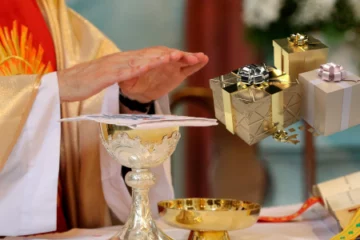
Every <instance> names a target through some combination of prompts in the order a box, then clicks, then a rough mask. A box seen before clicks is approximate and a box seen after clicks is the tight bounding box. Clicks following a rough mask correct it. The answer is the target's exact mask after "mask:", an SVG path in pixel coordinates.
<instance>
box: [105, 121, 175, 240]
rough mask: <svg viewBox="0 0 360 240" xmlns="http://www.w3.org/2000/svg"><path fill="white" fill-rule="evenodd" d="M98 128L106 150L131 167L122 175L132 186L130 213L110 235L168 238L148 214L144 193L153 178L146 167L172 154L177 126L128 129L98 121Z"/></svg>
mask: <svg viewBox="0 0 360 240" xmlns="http://www.w3.org/2000/svg"><path fill="white" fill-rule="evenodd" d="M100 130H101V134H100V137H101V140H102V143H103V145H104V146H105V148H106V150H107V151H108V152H109V154H110V155H111V156H112V157H113V158H114V159H115V160H116V161H118V162H119V163H120V164H122V165H124V166H126V167H129V168H131V169H132V171H131V172H129V173H128V174H127V175H126V176H125V182H126V184H127V185H128V186H129V187H131V188H132V205H131V212H130V216H129V218H128V220H127V222H126V223H125V225H124V226H123V228H122V229H121V231H120V232H119V233H118V234H117V235H116V236H114V237H113V238H112V239H121V240H155V239H159V240H165V239H166V240H170V239H171V238H170V237H168V236H166V235H165V234H164V233H163V232H162V231H161V230H160V229H158V228H157V226H156V224H155V222H154V220H153V219H152V217H151V212H150V204H149V196H148V194H149V190H150V188H151V187H152V186H153V185H154V184H155V181H156V179H155V176H154V175H153V174H152V173H151V171H150V170H149V169H150V168H152V167H156V166H158V165H160V164H162V163H163V162H164V161H165V160H167V159H168V158H169V157H170V156H171V155H172V153H173V152H174V150H175V148H176V145H177V143H178V141H179V139H180V133H179V129H178V128H177V127H176V128H162V129H147V130H131V129H129V128H124V127H120V126H116V125H111V124H104V123H101V124H100Z"/></svg>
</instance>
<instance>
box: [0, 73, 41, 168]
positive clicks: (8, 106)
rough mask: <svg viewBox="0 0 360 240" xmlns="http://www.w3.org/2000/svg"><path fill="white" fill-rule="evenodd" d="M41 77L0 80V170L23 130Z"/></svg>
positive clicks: (16, 77)
mask: <svg viewBox="0 0 360 240" xmlns="http://www.w3.org/2000/svg"><path fill="white" fill-rule="evenodd" d="M34 77H35V80H34ZM41 78H42V75H37V76H25V75H23V76H13V77H7V78H6V79H2V80H1V85H0V94H1V97H0V100H1V104H0V109H1V111H2V113H1V114H0V116H1V117H0V129H1V131H2V134H3V136H6V138H0V154H1V155H0V171H1V170H2V169H3V167H4V165H5V163H6V161H7V159H8V158H9V156H10V154H11V152H12V150H13V148H14V146H15V144H16V142H17V140H18V138H19V136H20V134H21V132H22V130H23V127H24V125H25V123H26V120H27V118H28V116H29V113H30V111H31V108H32V105H33V103H34V101H35V98H36V96H37V93H38V90H39V86H40V83H41ZM8 96H11V97H8Z"/></svg>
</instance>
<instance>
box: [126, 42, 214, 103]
mask: <svg viewBox="0 0 360 240" xmlns="http://www.w3.org/2000/svg"><path fill="white" fill-rule="evenodd" d="M158 48H159V49H161V50H162V51H164V52H166V53H167V54H169V55H170V60H169V61H168V62H166V63H163V64H159V65H158V66H156V67H154V68H152V69H150V70H149V71H147V72H144V73H143V74H140V75H138V76H136V77H134V78H132V79H130V80H127V81H121V82H120V83H119V86H120V88H121V92H122V93H123V94H124V95H126V96H127V97H128V98H130V99H133V100H137V101H138V102H142V103H146V102H150V101H152V100H156V99H159V98H160V97H162V96H163V95H166V94H168V93H169V92H170V91H172V90H173V89H175V88H176V87H178V86H179V85H180V84H181V82H183V81H184V80H185V79H186V78H187V77H188V76H190V75H192V74H194V73H195V72H197V71H199V70H200V69H201V68H203V67H204V66H205V65H206V64H207V62H208V60H209V59H208V57H207V56H206V55H204V54H203V53H186V52H182V51H178V50H175V49H170V48H166V47H158Z"/></svg>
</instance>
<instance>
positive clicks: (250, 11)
mask: <svg viewBox="0 0 360 240" xmlns="http://www.w3.org/2000/svg"><path fill="white" fill-rule="evenodd" d="M283 3H284V0H244V1H243V6H244V12H243V14H244V21H245V24H246V25H248V26H250V27H258V28H262V29H265V28H267V27H268V26H269V24H270V23H272V22H274V21H276V20H277V19H278V18H279V16H280V9H281V7H282V6H283Z"/></svg>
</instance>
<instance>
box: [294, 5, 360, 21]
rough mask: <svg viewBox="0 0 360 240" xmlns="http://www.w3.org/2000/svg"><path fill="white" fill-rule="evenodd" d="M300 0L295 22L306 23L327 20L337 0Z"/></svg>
mask: <svg viewBox="0 0 360 240" xmlns="http://www.w3.org/2000/svg"><path fill="white" fill-rule="evenodd" d="M354 1H358V0H354ZM298 2H299V9H298V10H297V11H296V13H295V14H294V16H293V20H294V21H293V22H294V24H299V25H303V24H304V25H305V24H311V23H313V22H314V21H319V20H320V21H321V20H327V19H328V18H329V17H330V16H331V14H332V12H333V11H334V6H335V3H336V0H316V1H314V0H302V1H298Z"/></svg>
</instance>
